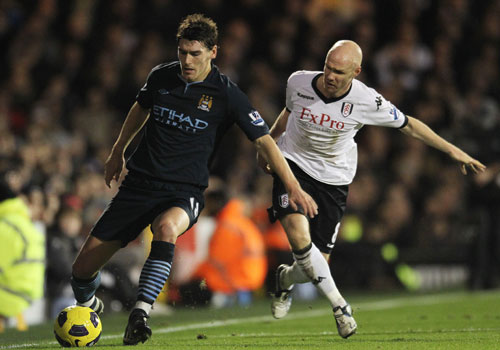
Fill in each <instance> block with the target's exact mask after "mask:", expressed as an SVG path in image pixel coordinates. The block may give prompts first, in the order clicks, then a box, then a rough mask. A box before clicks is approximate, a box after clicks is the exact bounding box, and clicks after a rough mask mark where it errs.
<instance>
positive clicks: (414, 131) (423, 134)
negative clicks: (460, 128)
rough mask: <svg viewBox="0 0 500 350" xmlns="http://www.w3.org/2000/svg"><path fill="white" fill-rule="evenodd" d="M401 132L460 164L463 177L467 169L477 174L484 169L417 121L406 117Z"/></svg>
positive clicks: (475, 160)
mask: <svg viewBox="0 0 500 350" xmlns="http://www.w3.org/2000/svg"><path fill="white" fill-rule="evenodd" d="M401 132H403V133H404V134H406V135H409V136H412V137H415V138H417V139H419V140H421V141H423V142H425V143H426V144H427V145H429V146H432V147H434V148H436V149H438V150H440V151H442V152H444V153H446V154H448V155H449V156H450V157H451V158H452V159H454V160H456V161H457V162H459V163H460V169H461V171H462V173H463V174H464V175H467V168H469V169H470V170H471V171H472V172H474V173H478V172H480V171H484V170H485V169H486V166H485V165H484V164H482V163H481V162H480V161H478V160H477V159H474V158H472V157H471V156H469V155H468V154H467V153H465V152H464V151H462V150H461V149H460V148H458V147H457V146H455V145H453V144H452V143H450V142H448V141H446V140H445V139H443V138H442V137H441V136H439V135H438V134H436V133H435V132H434V131H433V130H432V129H431V128H430V127H428V126H427V125H426V124H425V123H423V122H421V121H420V120H418V119H415V118H413V117H410V116H408V124H407V125H406V126H405V127H404V128H402V129H401Z"/></svg>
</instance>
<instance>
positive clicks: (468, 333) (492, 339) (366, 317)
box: [0, 290, 500, 350]
mask: <svg viewBox="0 0 500 350" xmlns="http://www.w3.org/2000/svg"><path fill="white" fill-rule="evenodd" d="M345 294H346V296H348V297H349V301H350V302H351V305H352V306H353V309H354V316H355V318H356V321H357V322H358V332H357V334H355V335H353V336H352V337H350V338H349V339H342V338H340V337H339V336H338V334H337V329H336V327H335V321H334V319H333V316H332V313H331V311H330V309H329V307H328V303H327V301H326V300H325V299H322V298H320V299H318V300H315V301H313V302H294V304H293V305H292V309H291V311H290V314H289V315H288V316H287V317H285V318H283V319H281V320H274V319H273V318H272V317H271V316H270V307H269V300H259V301H256V302H255V303H254V304H253V305H252V306H251V307H250V308H247V309H243V308H239V307H235V308H232V309H224V310H212V309H209V308H199V309H188V308H181V307H178V308H176V309H175V311H174V313H173V314H172V315H169V316H160V315H154V316H153V317H152V318H151V319H150V325H151V327H152V329H153V336H152V338H151V339H150V340H149V341H148V342H146V343H145V344H139V345H137V348H138V349H203V350H212V349H217V350H219V349H268V350H272V349H297V350H304V349H311V350H315V349H346V350H351V349H355V350H358V349H359V350H361V349H363V350H371V349H381V350H386V349H409V350H420V349H425V350H430V349H460V350H463V349H478V350H489V349H500V290H496V291H488V292H452V293H438V294H426V295H422V294H398V295H388V294H385V295H383V294H380V295H373V294H363V295H356V296H353V295H350V294H352V293H345ZM126 320H127V315H126V314H113V315H110V316H104V317H102V322H103V333H102V337H101V339H100V340H99V342H98V343H97V345H96V347H101V348H102V347H104V348H106V349H110V348H113V349H114V348H126V349H130V347H124V346H122V336H123V330H124V328H125V325H126ZM20 348H29V349H54V348H60V346H59V344H58V343H57V342H56V341H55V339H54V337H53V334H52V322H48V323H46V324H43V325H39V326H32V327H30V329H29V330H28V331H27V332H17V331H15V330H13V329H8V330H7V331H6V332H5V333H3V334H0V349H20Z"/></svg>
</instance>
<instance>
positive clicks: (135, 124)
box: [104, 102, 149, 187]
mask: <svg viewBox="0 0 500 350" xmlns="http://www.w3.org/2000/svg"><path fill="white" fill-rule="evenodd" d="M148 118H149V110H147V109H144V108H142V107H141V106H140V105H139V104H138V103H137V102H135V103H134V104H133V106H132V107H131V108H130V111H129V112H128V114H127V118H126V119H125V122H124V123H123V125H122V129H121V130H120V134H119V135H118V138H117V140H116V142H115V144H114V145H113V148H112V150H111V153H110V155H109V157H108V159H107V160H106V164H105V165H104V181H105V182H106V185H107V186H108V187H111V180H113V179H114V180H116V181H118V179H119V178H120V174H121V173H122V170H123V166H124V164H125V159H124V154H125V150H126V149H127V146H128V145H129V144H130V142H131V141H132V140H133V138H134V137H135V135H137V133H138V132H139V130H141V129H142V127H143V126H144V124H145V123H146V121H147V120H148Z"/></svg>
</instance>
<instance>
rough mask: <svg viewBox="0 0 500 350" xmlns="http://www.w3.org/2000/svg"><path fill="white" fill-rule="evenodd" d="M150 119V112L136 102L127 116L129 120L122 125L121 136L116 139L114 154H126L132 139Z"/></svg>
mask: <svg viewBox="0 0 500 350" xmlns="http://www.w3.org/2000/svg"><path fill="white" fill-rule="evenodd" d="M148 118H149V110H147V109H144V108H142V107H141V106H140V105H139V104H138V103H137V102H135V103H134V104H133V105H132V107H131V108H130V111H129V112H128V114H127V118H126V119H125V122H124V123H123V125H122V129H121V130H120V134H119V135H118V138H117V139H116V142H115V144H114V146H113V150H112V152H122V153H123V152H125V149H127V146H128V145H129V144H130V142H131V141H132V139H133V138H134V137H135V135H137V133H138V132H139V130H141V129H142V127H143V126H144V124H146V121H147V120H148Z"/></svg>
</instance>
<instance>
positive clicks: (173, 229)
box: [153, 220, 182, 243]
mask: <svg viewBox="0 0 500 350" xmlns="http://www.w3.org/2000/svg"><path fill="white" fill-rule="evenodd" d="M180 231H181V228H180V225H179V224H177V223H176V222H174V221H171V220H163V221H161V222H159V223H157V224H156V225H155V227H153V235H154V240H157V241H163V242H170V243H175V241H176V240H177V237H178V236H179V235H180V234H181V233H182V232H180Z"/></svg>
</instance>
